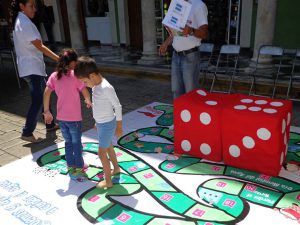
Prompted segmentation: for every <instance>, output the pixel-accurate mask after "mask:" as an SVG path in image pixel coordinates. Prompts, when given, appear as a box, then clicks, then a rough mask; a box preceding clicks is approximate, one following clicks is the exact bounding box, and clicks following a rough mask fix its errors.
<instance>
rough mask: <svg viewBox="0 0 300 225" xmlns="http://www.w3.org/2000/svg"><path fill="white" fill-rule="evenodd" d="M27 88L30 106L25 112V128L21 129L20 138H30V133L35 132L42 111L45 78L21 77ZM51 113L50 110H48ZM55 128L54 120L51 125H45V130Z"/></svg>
mask: <svg viewBox="0 0 300 225" xmlns="http://www.w3.org/2000/svg"><path fill="white" fill-rule="evenodd" d="M23 79H24V80H25V81H26V83H27V84H28V86H29V92H30V96H31V105H30V107H29V110H28V112H27V116H26V122H25V126H24V127H23V131H22V136H26V137H29V136H32V135H33V134H32V132H33V131H34V130H35V128H36V125H37V122H38V120H39V116H40V114H41V112H42V109H43V96H44V90H45V87H46V80H45V77H43V76H40V75H29V76H26V77H23ZM50 111H51V110H50ZM53 126H55V122H54V120H53V121H52V123H51V124H46V128H51V127H53Z"/></svg>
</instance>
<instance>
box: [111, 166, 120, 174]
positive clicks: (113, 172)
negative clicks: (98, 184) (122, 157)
mask: <svg viewBox="0 0 300 225" xmlns="http://www.w3.org/2000/svg"><path fill="white" fill-rule="evenodd" d="M120 172H121V171H120V168H117V169H113V170H111V175H112V176H113V175H116V174H119V173H120Z"/></svg>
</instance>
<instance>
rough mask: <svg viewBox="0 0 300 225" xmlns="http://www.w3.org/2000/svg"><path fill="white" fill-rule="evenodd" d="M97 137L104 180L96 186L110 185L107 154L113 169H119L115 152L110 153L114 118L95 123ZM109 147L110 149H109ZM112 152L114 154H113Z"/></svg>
mask: <svg viewBox="0 0 300 225" xmlns="http://www.w3.org/2000/svg"><path fill="white" fill-rule="evenodd" d="M96 126H97V131H98V139H99V150H98V155H99V158H100V160H101V163H102V166H103V172H104V176H105V180H104V181H101V182H99V183H98V184H97V187H98V188H103V187H111V186H112V185H113V183H112V180H111V166H110V161H109V159H108V157H107V154H108V155H109V157H110V160H112V163H113V166H114V169H116V171H117V170H120V169H119V165H118V162H117V157H116V155H115V153H112V151H114V149H113V148H112V144H111V142H112V139H113V136H114V134H115V132H116V118H114V119H113V120H112V121H109V122H107V123H96ZM110 148H111V149H110ZM113 154H114V155H113Z"/></svg>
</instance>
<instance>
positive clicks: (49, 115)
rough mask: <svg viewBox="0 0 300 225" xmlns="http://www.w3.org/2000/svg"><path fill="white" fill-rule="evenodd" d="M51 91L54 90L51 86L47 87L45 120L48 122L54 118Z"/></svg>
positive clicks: (45, 93)
mask: <svg viewBox="0 0 300 225" xmlns="http://www.w3.org/2000/svg"><path fill="white" fill-rule="evenodd" d="M51 92H52V90H51V89H50V88H49V87H46V88H45V91H44V120H45V123H47V124H50V123H51V122H52V120H53V115H52V113H51V112H50V110H49V105H50V96H51Z"/></svg>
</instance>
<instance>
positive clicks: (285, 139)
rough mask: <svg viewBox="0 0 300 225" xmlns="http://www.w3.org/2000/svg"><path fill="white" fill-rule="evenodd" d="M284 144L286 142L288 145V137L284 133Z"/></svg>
mask: <svg viewBox="0 0 300 225" xmlns="http://www.w3.org/2000/svg"><path fill="white" fill-rule="evenodd" d="M283 142H284V144H285V145H287V137H286V133H284V137H283Z"/></svg>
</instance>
